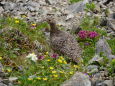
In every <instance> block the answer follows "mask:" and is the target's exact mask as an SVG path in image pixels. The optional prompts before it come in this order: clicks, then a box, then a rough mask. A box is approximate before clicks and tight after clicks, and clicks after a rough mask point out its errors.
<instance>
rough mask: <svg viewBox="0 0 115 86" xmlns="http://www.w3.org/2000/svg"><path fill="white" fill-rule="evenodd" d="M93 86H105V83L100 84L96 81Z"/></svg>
mask: <svg viewBox="0 0 115 86" xmlns="http://www.w3.org/2000/svg"><path fill="white" fill-rule="evenodd" d="M95 86H107V85H106V84H105V83H102V81H96V84H95Z"/></svg>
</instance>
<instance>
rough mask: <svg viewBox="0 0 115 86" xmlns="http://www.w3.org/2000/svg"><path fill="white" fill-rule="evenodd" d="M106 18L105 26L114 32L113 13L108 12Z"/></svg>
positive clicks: (114, 15)
mask: <svg viewBox="0 0 115 86" xmlns="http://www.w3.org/2000/svg"><path fill="white" fill-rule="evenodd" d="M107 20H108V21H107V26H108V27H109V28H111V29H112V30H113V31H114V32H115V13H112V14H110V15H109V17H108V19H107Z"/></svg>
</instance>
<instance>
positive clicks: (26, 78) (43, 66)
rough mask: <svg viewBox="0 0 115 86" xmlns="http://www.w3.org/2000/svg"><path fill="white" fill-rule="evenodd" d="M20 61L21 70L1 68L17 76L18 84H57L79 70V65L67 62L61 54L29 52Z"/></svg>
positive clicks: (26, 85) (22, 85)
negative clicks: (38, 54)
mask: <svg viewBox="0 0 115 86" xmlns="http://www.w3.org/2000/svg"><path fill="white" fill-rule="evenodd" d="M1 58H2V57H1ZM1 60H2V59H1ZM20 61H21V62H22V64H21V65H23V69H22V70H21V71H19V70H18V71H17V70H15V69H13V68H11V67H4V69H3V70H4V71H6V72H8V73H9V74H10V76H14V77H18V81H17V82H16V84H18V85H19V86H29V85H31V86H37V85H40V86H42V85H43V86H47V85H48V86H50V85H51V86H52V85H56V86H58V85H60V84H61V83H62V82H63V81H65V80H67V79H69V78H70V76H71V75H73V74H74V72H75V71H77V70H80V65H74V64H72V63H67V61H66V59H65V58H64V57H63V56H58V55H57V54H52V55H50V54H49V53H48V52H46V53H44V54H42V55H40V56H37V55H35V54H34V53H30V54H29V55H28V56H26V57H23V60H20ZM23 63H24V64H23Z"/></svg>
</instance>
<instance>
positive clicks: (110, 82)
mask: <svg viewBox="0 0 115 86" xmlns="http://www.w3.org/2000/svg"><path fill="white" fill-rule="evenodd" d="M103 84H106V86H113V81H112V80H105V81H104V82H103Z"/></svg>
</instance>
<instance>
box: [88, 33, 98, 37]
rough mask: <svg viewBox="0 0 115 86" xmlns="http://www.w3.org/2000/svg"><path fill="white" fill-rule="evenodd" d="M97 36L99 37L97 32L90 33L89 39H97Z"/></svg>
mask: <svg viewBox="0 0 115 86" xmlns="http://www.w3.org/2000/svg"><path fill="white" fill-rule="evenodd" d="M97 36H98V33H97V32H95V31H91V32H89V34H88V37H89V38H95V37H97Z"/></svg>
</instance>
